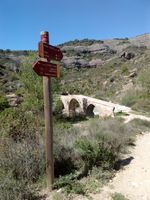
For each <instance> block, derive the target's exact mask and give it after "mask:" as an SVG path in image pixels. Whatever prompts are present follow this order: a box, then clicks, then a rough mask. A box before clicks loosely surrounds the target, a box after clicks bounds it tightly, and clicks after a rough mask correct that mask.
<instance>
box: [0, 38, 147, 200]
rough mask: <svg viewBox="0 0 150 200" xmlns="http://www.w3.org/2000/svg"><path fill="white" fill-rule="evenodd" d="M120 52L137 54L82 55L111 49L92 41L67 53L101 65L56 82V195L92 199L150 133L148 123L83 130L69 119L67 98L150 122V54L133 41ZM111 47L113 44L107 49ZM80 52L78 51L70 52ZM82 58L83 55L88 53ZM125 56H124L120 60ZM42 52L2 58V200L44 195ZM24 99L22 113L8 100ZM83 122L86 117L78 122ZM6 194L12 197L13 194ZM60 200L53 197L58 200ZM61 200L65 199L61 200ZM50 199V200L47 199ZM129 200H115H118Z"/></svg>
mask: <svg viewBox="0 0 150 200" xmlns="http://www.w3.org/2000/svg"><path fill="white" fill-rule="evenodd" d="M114 42H117V43H115V44H116V45H117V48H120V47H122V45H128V46H125V47H124V48H123V50H121V51H123V52H132V53H133V54H134V55H135V56H134V57H133V58H132V59H126V58H125V57H121V56H120V52H119V53H117V51H119V50H118V49H117V50H116V49H114V51H113V52H112V51H110V49H112V47H111V48H108V47H107V48H106V49H107V50H108V52H107V51H106V52H103V53H95V54H94V55H93V54H92V53H91V52H90V51H86V52H85V51H83V52H80V54H79V52H78V54H77V52H76V50H75V47H78V46H80V45H81V46H85V47H89V46H92V45H96V44H100V45H106V44H105V43H106V42H105V41H95V40H92V41H91V40H88V39H85V40H83V41H80V40H78V41H71V42H68V43H67V44H63V45H60V47H61V48H62V50H63V51H64V55H65V56H67V53H69V54H68V57H69V56H77V57H79V56H80V57H83V58H84V59H86V60H88V61H90V60H91V59H102V60H103V61H104V62H103V64H100V65H97V66H96V67H90V68H87V67H84V68H82V67H81V68H77V67H76V66H74V67H73V68H69V67H67V66H66V64H65V63H63V65H64V68H63V69H62V71H61V73H62V76H61V79H58V80H56V79H53V80H52V90H53V121H54V157H55V163H54V164H55V184H54V189H58V188H60V187H61V188H63V191H64V194H63V195H64V199H65V198H66V197H65V194H68V193H69V194H70V193H71V194H73V193H78V194H85V195H87V194H88V193H89V192H93V191H98V190H99V189H100V187H101V186H102V185H103V184H104V183H106V182H107V181H108V180H109V179H110V178H112V177H113V175H114V173H115V171H116V170H119V169H120V168H121V167H122V165H121V163H122V162H121V160H122V159H123V154H125V153H127V152H128V147H131V146H132V145H134V140H135V136H136V134H137V133H140V132H141V131H144V130H149V128H150V124H149V123H148V122H146V121H140V120H134V121H132V122H130V123H128V124H124V122H123V120H122V119H121V118H120V116H119V115H117V116H116V118H106V119H97V118H94V119H90V120H89V119H84V123H83V125H82V127H78V126H74V125H73V124H75V123H76V122H77V121H80V120H81V118H74V119H69V118H68V119H66V118H65V119H64V118H63V116H62V104H61V102H60V99H59V95H60V94H61V93H66V92H67V93H70V94H84V95H89V96H94V97H96V98H100V99H105V100H109V101H110V100H111V101H113V102H118V103H123V104H124V105H127V106H131V107H132V108H133V109H135V110H136V111H140V112H143V113H145V114H147V115H149V108H150V103H149V102H150V91H149V87H150V73H149V72H150V69H149V68H150V65H149V61H150V60H149V59H150V58H149V53H150V52H149V51H150V50H149V48H148V47H146V46H135V45H133V44H132V45H131V41H130V40H129V39H127V38H126V39H120V40H119V39H114ZM107 45H108V44H107ZM67 46H69V47H70V46H74V50H72V51H70V50H66V49H65V48H66V47H67ZM82 50H83V49H82ZM121 53H122V52H121ZM36 59H37V53H36V52H26V51H23V52H14V51H10V50H7V51H3V50H1V51H0V78H1V79H0V86H1V92H0V121H1V123H0V130H1V132H0V199H2V200H12V199H16V200H17V199H18V200H20V199H22V200H25V199H29V200H33V199H35V200H36V199H39V198H40V197H39V193H38V190H39V189H40V190H41V188H44V187H45V184H44V183H45V150H44V134H43V133H44V117H43V91H42V78H41V77H38V76H37V75H36V74H35V73H34V72H33V70H32V68H31V65H32V63H33V62H34V61H35V60H36ZM12 92H13V93H15V94H16V95H18V96H19V97H20V99H21V100H20V102H19V104H18V106H17V107H11V106H10V105H9V103H8V99H7V97H6V94H9V93H12ZM78 117H79V116H78ZM6 191H7V192H6ZM57 197H58V198H59V194H55V195H54V199H57ZM61 197H62V196H61ZM43 198H44V197H43ZM119 198H120V199H123V197H121V195H120V196H119V194H115V195H114V196H113V199H119Z"/></svg>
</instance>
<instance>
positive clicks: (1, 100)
mask: <svg viewBox="0 0 150 200" xmlns="http://www.w3.org/2000/svg"><path fill="white" fill-rule="evenodd" d="M8 107H9V104H8V101H7V98H6V97H5V96H4V95H2V94H0V111H3V110H4V109H5V108H8Z"/></svg>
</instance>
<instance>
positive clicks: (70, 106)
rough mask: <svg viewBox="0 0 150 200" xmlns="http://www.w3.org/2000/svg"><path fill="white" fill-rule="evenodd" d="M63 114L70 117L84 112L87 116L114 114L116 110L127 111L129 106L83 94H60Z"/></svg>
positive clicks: (129, 109)
mask: <svg viewBox="0 0 150 200" xmlns="http://www.w3.org/2000/svg"><path fill="white" fill-rule="evenodd" d="M61 101H62V103H63V105H64V109H63V114H64V115H66V116H68V117H72V116H75V115H76V114H79V113H80V114H84V115H86V116H89V117H94V116H99V117H107V116H114V114H115V113H117V112H125V113H129V112H130V111H131V108H129V107H126V106H122V105H119V104H115V103H112V102H107V101H103V100H99V99H96V98H91V97H88V96H83V95H61Z"/></svg>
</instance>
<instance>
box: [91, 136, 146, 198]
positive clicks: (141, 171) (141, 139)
mask: <svg viewBox="0 0 150 200" xmlns="http://www.w3.org/2000/svg"><path fill="white" fill-rule="evenodd" d="M128 156H132V157H133V159H132V160H131V162H130V164H129V165H127V166H126V167H124V169H123V170H121V171H119V172H118V173H117V174H116V176H115V178H114V179H113V180H112V182H110V183H109V184H108V185H107V186H105V187H104V188H102V192H101V193H100V194H95V195H91V196H92V198H93V200H111V199H112V198H111V194H112V193H115V192H118V193H121V194H123V195H124V196H126V197H127V198H128V199H130V200H150V134H149V133H145V134H143V135H139V136H138V137H137V142H136V146H135V147H134V149H133V150H132V153H131V154H130V155H128Z"/></svg>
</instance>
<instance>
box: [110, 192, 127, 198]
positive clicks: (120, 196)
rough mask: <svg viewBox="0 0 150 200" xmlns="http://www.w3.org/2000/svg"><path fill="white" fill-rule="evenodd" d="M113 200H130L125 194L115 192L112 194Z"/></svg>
mask: <svg viewBox="0 0 150 200" xmlns="http://www.w3.org/2000/svg"><path fill="white" fill-rule="evenodd" d="M112 200H129V199H127V198H126V197H125V196H124V195H122V194H120V193H117V192H115V193H114V194H112Z"/></svg>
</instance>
